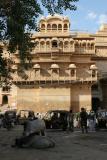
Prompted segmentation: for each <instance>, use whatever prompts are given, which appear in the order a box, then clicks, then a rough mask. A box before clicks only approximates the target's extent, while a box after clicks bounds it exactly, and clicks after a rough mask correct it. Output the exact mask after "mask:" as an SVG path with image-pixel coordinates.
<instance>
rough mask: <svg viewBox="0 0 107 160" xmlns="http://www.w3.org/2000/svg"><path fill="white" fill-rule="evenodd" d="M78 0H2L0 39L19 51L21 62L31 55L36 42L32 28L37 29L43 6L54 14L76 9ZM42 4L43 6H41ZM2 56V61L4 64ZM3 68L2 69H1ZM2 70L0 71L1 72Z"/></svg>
mask: <svg viewBox="0 0 107 160" xmlns="http://www.w3.org/2000/svg"><path fill="white" fill-rule="evenodd" d="M77 1H78V0H0V40H1V41H2V42H6V43H8V51H9V52H11V53H14V52H15V51H16V50H18V51H19V55H20V60H21V64H24V62H25V60H26V58H28V57H29V55H30V52H31V50H32V48H33V47H34V43H33V42H32V41H31V35H32V30H37V29H38V28H37V18H38V17H39V15H41V14H43V11H42V10H43V7H44V8H46V9H47V10H48V12H49V13H50V14H51V15H53V14H54V13H63V10H67V9H70V10H76V6H75V2H77ZM41 6H42V7H41ZM2 61H3V60H2V57H1V56H0V63H1V65H0V66H2V65H3V63H2ZM1 70H2V69H1ZM1 70H0V72H1Z"/></svg>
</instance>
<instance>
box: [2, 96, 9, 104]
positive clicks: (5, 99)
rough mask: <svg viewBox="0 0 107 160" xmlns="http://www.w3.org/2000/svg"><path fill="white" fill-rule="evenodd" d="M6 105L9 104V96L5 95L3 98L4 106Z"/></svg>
mask: <svg viewBox="0 0 107 160" xmlns="http://www.w3.org/2000/svg"><path fill="white" fill-rule="evenodd" d="M4 104H8V96H7V95H3V97H2V105H4Z"/></svg>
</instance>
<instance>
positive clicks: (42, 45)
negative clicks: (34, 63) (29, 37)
mask: <svg viewBox="0 0 107 160" xmlns="http://www.w3.org/2000/svg"><path fill="white" fill-rule="evenodd" d="M40 48H41V49H43V48H45V42H44V41H41V42H40Z"/></svg>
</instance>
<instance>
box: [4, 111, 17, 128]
mask: <svg viewBox="0 0 107 160" xmlns="http://www.w3.org/2000/svg"><path fill="white" fill-rule="evenodd" d="M16 124H17V117H16V111H14V110H13V111H12V110H10V111H6V112H5V113H4V115H3V127H5V128H7V129H8V130H10V129H11V128H13V127H14V125H16Z"/></svg>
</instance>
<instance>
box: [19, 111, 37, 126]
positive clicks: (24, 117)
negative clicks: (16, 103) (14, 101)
mask: <svg viewBox="0 0 107 160" xmlns="http://www.w3.org/2000/svg"><path fill="white" fill-rule="evenodd" d="M30 114H32V115H34V112H33V111H32V110H20V111H19V112H18V114H17V121H18V124H22V125H23V124H24V123H25V122H26V120H27V119H28V117H29V115H30Z"/></svg>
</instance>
